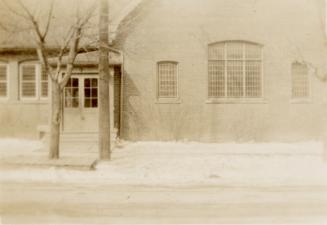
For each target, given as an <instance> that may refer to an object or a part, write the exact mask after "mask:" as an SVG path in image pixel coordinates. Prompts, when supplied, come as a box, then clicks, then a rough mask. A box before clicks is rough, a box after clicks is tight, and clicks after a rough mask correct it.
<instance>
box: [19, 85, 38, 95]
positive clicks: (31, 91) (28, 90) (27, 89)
mask: <svg viewBox="0 0 327 225" xmlns="http://www.w3.org/2000/svg"><path fill="white" fill-rule="evenodd" d="M22 94H23V96H24V97H33V96H35V95H36V92H35V83H32V82H30V83H23V85H22Z"/></svg>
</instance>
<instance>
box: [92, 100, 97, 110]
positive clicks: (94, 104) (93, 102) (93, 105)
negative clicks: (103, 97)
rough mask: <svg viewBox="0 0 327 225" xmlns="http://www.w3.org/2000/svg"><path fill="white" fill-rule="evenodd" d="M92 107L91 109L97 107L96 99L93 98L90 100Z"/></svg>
mask: <svg viewBox="0 0 327 225" xmlns="http://www.w3.org/2000/svg"><path fill="white" fill-rule="evenodd" d="M92 107H93V108H97V107H98V99H97V98H93V99H92Z"/></svg>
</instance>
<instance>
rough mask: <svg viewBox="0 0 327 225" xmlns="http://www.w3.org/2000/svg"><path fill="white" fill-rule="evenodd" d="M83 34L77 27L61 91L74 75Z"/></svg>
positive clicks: (61, 83) (61, 82)
mask: <svg viewBox="0 0 327 225" xmlns="http://www.w3.org/2000/svg"><path fill="white" fill-rule="evenodd" d="M81 33H82V29H81V28H79V27H77V28H76V29H75V31H74V38H73V42H72V44H71V46H70V49H69V54H68V59H67V66H66V73H65V76H64V77H63V79H62V80H61V81H60V88H61V90H62V89H63V88H64V87H65V86H66V84H67V82H68V79H69V78H70V76H71V74H72V71H73V67H74V62H75V59H76V56H77V54H78V46H79V42H80V39H81Z"/></svg>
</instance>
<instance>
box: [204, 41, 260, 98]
mask: <svg viewBox="0 0 327 225" xmlns="http://www.w3.org/2000/svg"><path fill="white" fill-rule="evenodd" d="M208 58H209V60H208V96H209V98H260V97H262V89H263V87H262V80H263V79H262V47H261V45H258V44H255V43H250V42H244V41H224V42H218V43H214V44H210V45H209V56H208Z"/></svg>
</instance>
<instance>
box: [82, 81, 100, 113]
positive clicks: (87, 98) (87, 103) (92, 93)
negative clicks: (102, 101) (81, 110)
mask: <svg viewBox="0 0 327 225" xmlns="http://www.w3.org/2000/svg"><path fill="white" fill-rule="evenodd" d="M84 107H85V108H97V107H98V79H97V78H85V79H84Z"/></svg>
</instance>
